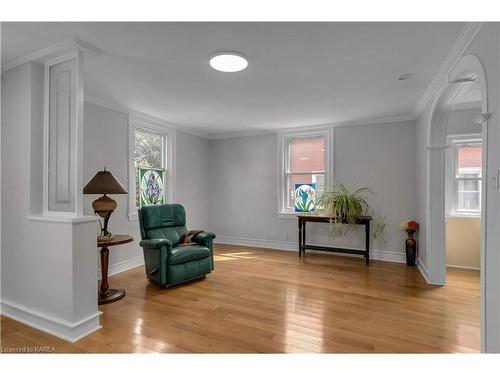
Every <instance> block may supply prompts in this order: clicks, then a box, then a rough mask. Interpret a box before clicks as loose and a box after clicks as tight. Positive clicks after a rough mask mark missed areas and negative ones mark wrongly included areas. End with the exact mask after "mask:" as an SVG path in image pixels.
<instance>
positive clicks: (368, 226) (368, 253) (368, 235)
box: [365, 221, 370, 265]
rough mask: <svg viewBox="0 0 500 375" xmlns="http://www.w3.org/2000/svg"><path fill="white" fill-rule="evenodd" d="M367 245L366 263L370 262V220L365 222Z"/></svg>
mask: <svg viewBox="0 0 500 375" xmlns="http://www.w3.org/2000/svg"><path fill="white" fill-rule="evenodd" d="M365 236H366V238H365V245H366V250H365V251H366V252H365V261H366V265H368V264H370V221H368V222H367V223H366V224H365Z"/></svg>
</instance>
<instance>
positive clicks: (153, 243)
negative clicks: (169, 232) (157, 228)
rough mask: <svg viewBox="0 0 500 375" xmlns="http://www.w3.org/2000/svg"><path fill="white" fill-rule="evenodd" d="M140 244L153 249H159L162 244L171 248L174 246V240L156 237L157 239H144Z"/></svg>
mask: <svg viewBox="0 0 500 375" xmlns="http://www.w3.org/2000/svg"><path fill="white" fill-rule="evenodd" d="M139 246H141V247H149V248H152V249H159V248H161V247H162V246H166V247H167V249H171V248H172V241H170V240H168V239H166V238H155V239H152V240H142V241H141V242H140V243H139Z"/></svg>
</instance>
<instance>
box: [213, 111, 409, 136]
mask: <svg viewBox="0 0 500 375" xmlns="http://www.w3.org/2000/svg"><path fill="white" fill-rule="evenodd" d="M415 119H416V117H415V116H414V115H413V114H410V115H397V116H387V117H371V118H365V119H360V120H352V121H343V122H329V123H324V124H311V125H298V126H289V127H286V128H276V129H268V130H247V131H245V130H242V131H239V132H228V133H217V134H214V135H210V136H208V137H207V138H208V139H212V140H215V139H228V138H238V137H253V136H257V135H266V134H274V133H279V132H288V131H315V130H324V129H329V128H343V127H350V126H367V125H378V124H388V123H394V122H407V121H413V120H415Z"/></svg>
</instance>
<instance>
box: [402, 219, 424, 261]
mask: <svg viewBox="0 0 500 375" xmlns="http://www.w3.org/2000/svg"><path fill="white" fill-rule="evenodd" d="M399 228H401V230H404V231H406V233H408V238H407V239H406V265H408V266H415V265H416V261H417V241H416V240H415V239H414V238H413V235H414V234H415V232H418V230H419V229H420V225H418V223H417V222H416V221H415V220H406V221H402V222H401V223H400V224H399Z"/></svg>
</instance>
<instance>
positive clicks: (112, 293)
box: [97, 234, 134, 305]
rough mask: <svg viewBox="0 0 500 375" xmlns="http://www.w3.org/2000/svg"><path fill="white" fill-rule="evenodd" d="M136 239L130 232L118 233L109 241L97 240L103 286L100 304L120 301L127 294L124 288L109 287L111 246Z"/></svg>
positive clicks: (100, 291)
mask: <svg viewBox="0 0 500 375" xmlns="http://www.w3.org/2000/svg"><path fill="white" fill-rule="evenodd" d="M133 240H134V239H133V238H132V236H129V235H128V234H117V235H114V236H113V238H112V239H111V240H109V241H99V240H97V246H98V247H100V248H101V286H100V287H99V302H98V303H99V305H103V304H105V303H110V302H114V301H118V300H119V299H120V298H123V297H124V296H125V290H123V289H109V285H108V263H109V247H110V246H116V245H121V244H124V243H128V242H132V241H133Z"/></svg>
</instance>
